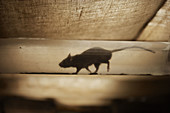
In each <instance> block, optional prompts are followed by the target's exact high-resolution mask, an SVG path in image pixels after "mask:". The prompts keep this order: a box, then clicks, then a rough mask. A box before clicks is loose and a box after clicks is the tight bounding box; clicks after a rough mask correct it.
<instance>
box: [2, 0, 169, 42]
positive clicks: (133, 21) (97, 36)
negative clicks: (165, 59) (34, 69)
mask: <svg viewBox="0 0 170 113" xmlns="http://www.w3.org/2000/svg"><path fill="white" fill-rule="evenodd" d="M165 1H166V0H125V1H120V0H57V1H56V0H48V1H47V0H31V1H30V0H24V1H19V0H1V4H0V7H1V11H0V16H1V18H0V24H1V26H0V37H2V38H5V37H7V38H16V37H25V38H50V39H51V38H54V39H86V40H87V39H90V40H134V39H137V38H138V35H139V34H140V33H141V31H143V29H144V28H145V25H147V23H148V22H149V21H150V20H151V19H152V17H153V16H154V15H155V14H156V13H157V11H158V10H159V8H160V7H161V6H162V4H164V2H165ZM169 6H170V5H169V0H168V1H167V4H166V6H165V7H164V8H165V9H162V10H160V11H159V13H158V15H157V16H158V18H159V17H160V19H161V22H163V23H164V21H166V20H169V16H168V15H169ZM162 11H163V12H165V13H166V14H165V15H164V14H163V15H159V14H160V13H161V12H162ZM168 22H169V21H168ZM168 22H167V23H168ZM167 23H165V24H167ZM161 25H162V23H160V25H158V26H156V28H155V27H154V29H152V28H150V27H149V26H148V28H147V31H146V32H147V33H144V34H146V36H145V35H144V36H142V37H141V38H140V39H141V40H145V39H147V40H159V41H167V40H168V37H167V36H168V35H169V31H170V30H169V31H166V29H167V27H168V26H167V25H164V26H166V27H163V28H162V27H161ZM157 27H158V28H157ZM159 27H160V28H159ZM148 29H149V30H148ZM152 30H154V32H153V33H152V35H151V37H152V38H150V37H149V39H148V35H147V34H148V33H149V34H150V33H151V32H152ZM160 30H161V31H160ZM156 32H157V33H156ZM155 33H156V35H154V34H155ZM157 34H159V36H157ZM154 36H157V37H154ZM157 38H158V39H157Z"/></svg>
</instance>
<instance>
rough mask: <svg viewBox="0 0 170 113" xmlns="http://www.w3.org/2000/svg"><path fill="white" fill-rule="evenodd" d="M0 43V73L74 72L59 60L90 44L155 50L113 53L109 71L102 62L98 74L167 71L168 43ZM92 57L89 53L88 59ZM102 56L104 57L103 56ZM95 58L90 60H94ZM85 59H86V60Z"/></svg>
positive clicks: (92, 69) (33, 41)
mask: <svg viewBox="0 0 170 113" xmlns="http://www.w3.org/2000/svg"><path fill="white" fill-rule="evenodd" d="M0 45H1V46H0V57H1V58H0V64H1V65H0V72H1V73H74V72H76V68H75V67H69V68H62V67H60V66H59V63H60V62H61V61H62V60H63V59H65V58H66V57H67V56H68V54H69V53H70V54H71V56H74V55H77V54H81V53H82V52H84V51H85V50H87V49H89V48H93V47H101V48H104V49H106V50H115V49H120V48H124V47H132V46H139V47H143V48H147V49H150V50H153V51H155V53H152V52H148V51H145V50H143V49H139V48H131V49H126V50H123V51H119V52H114V53H112V57H111V59H110V60H109V62H110V70H109V72H108V71H107V64H106V63H102V64H101V65H100V67H99V71H98V73H99V74H152V75H164V74H168V73H170V70H169V69H168V67H167V66H168V64H169V63H168V62H169V61H168V49H169V46H170V44H169V43H168V42H167V43H164V42H133V41H78V40H36V39H0ZM95 54H98V55H97V56H100V54H103V55H104V54H105V53H100V52H99V51H98V53H95ZM93 57H94V56H93V55H92V56H91V58H93ZM103 57H104V58H105V56H103ZM97 58H98V57H97ZM97 58H95V59H94V62H95V60H96V59H97ZM85 60H87V62H88V61H89V60H88V59H85ZM68 62H69V61H68ZM80 63H83V61H80ZM83 64H85V62H84V63H83ZM89 69H90V70H91V71H92V72H94V71H95V68H94V65H90V66H89ZM79 74H89V72H88V71H87V70H86V69H82V70H81V71H80V73H79Z"/></svg>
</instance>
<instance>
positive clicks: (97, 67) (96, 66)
mask: <svg viewBox="0 0 170 113" xmlns="http://www.w3.org/2000/svg"><path fill="white" fill-rule="evenodd" d="M94 66H95V68H96V70H95V72H94V73H97V71H98V70H99V66H100V63H95V64H94Z"/></svg>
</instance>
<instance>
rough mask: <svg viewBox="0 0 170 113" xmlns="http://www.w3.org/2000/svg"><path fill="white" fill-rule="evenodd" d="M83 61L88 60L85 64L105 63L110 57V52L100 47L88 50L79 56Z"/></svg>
mask: <svg viewBox="0 0 170 113" xmlns="http://www.w3.org/2000/svg"><path fill="white" fill-rule="evenodd" d="M80 55H81V56H82V57H84V59H88V61H87V62H90V63H91V64H95V63H106V62H108V60H110V59H111V57H112V52H111V51H109V50H106V49H103V48H100V47H94V48H90V49H88V50H86V51H84V52H83V53H81V54H80Z"/></svg>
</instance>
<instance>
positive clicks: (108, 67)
mask: <svg viewBox="0 0 170 113" xmlns="http://www.w3.org/2000/svg"><path fill="white" fill-rule="evenodd" d="M106 63H107V72H109V69H110V62H109V61H108V62H106Z"/></svg>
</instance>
